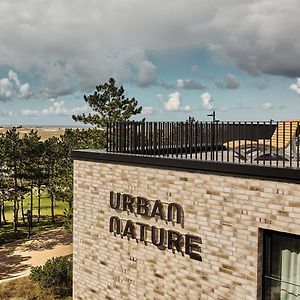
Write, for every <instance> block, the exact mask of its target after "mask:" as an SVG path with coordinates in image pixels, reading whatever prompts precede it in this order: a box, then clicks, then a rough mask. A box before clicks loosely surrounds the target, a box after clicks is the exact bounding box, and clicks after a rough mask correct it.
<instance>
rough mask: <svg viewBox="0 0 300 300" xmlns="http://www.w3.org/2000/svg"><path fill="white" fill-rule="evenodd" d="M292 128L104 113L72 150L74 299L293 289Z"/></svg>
mask: <svg viewBox="0 0 300 300" xmlns="http://www.w3.org/2000/svg"><path fill="white" fill-rule="evenodd" d="M295 122H296V123H295ZM295 124H296V125H295ZM294 125H295V128H296V129H295V130H294ZM282 126H283V130H282ZM287 129H289V130H287ZM298 135H299V122H298V121H291V122H286V123H284V124H283V125H282V124H281V123H280V122H279V123H277V124H267V125H266V124H260V123H257V124H254V125H253V123H250V124H248V123H243V124H235V123H234V124H231V123H226V124H225V123H224V124H223V123H218V124H215V123H197V122H196V123H193V124H191V123H133V122H127V123H115V124H110V126H109V129H108V137H107V138H108V145H107V149H106V151H95V150H94V151H92V150H86V151H75V152H73V159H74V299H228V300H235V299H236V300H239V299H288V300H290V299H300V185H299V183H300V168H299V158H300V155H299V143H297V137H298ZM286 140H289V142H286ZM232 141H235V143H236V146H235V147H234V146H232ZM248 141H249V142H248ZM272 143H273V144H272ZM260 144H261V145H262V146H261V147H260V146H259V145H260ZM281 144H282V145H281ZM226 146H227V147H226ZM250 148H251V151H252V152H249V149H250ZM282 148H283V149H282Z"/></svg>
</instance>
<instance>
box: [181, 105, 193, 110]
mask: <svg viewBox="0 0 300 300" xmlns="http://www.w3.org/2000/svg"><path fill="white" fill-rule="evenodd" d="M182 111H184V112H190V111H192V109H191V107H190V106H189V105H186V106H183V107H182Z"/></svg>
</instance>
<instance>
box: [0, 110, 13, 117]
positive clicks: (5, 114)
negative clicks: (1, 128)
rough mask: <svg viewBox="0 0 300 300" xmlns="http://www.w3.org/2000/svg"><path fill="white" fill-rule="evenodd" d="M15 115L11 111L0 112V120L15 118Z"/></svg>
mask: <svg viewBox="0 0 300 300" xmlns="http://www.w3.org/2000/svg"><path fill="white" fill-rule="evenodd" d="M14 115H15V113H14V112H13V111H11V110H0V118H7V117H13V116H14Z"/></svg>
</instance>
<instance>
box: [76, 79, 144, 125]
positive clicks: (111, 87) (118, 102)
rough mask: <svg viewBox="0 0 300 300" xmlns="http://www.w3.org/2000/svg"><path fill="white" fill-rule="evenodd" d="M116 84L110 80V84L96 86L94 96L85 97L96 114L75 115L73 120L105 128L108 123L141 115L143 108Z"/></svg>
mask: <svg viewBox="0 0 300 300" xmlns="http://www.w3.org/2000/svg"><path fill="white" fill-rule="evenodd" d="M115 83H116V82H115V80H114V79H113V78H110V79H109V82H108V83H105V84H100V85H98V86H96V91H95V92H94V94H92V95H89V96H86V95H84V100H85V102H87V103H88V104H89V106H90V107H91V108H92V110H93V111H94V112H96V114H91V113H89V114H88V115H86V114H84V113H83V114H82V115H73V116H72V118H73V120H75V121H76V122H77V121H79V122H83V123H84V124H91V125H95V126H97V127H105V125H106V123H107V122H114V121H126V120H128V119H129V118H130V117H131V116H133V115H136V114H139V113H141V111H142V107H141V106H139V107H138V102H137V100H136V99H135V98H131V99H129V98H126V97H125V95H124V93H125V90H124V88H123V86H121V87H116V86H115Z"/></svg>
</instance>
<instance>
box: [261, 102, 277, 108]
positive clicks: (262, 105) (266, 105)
mask: <svg viewBox="0 0 300 300" xmlns="http://www.w3.org/2000/svg"><path fill="white" fill-rule="evenodd" d="M259 107H260V108H262V109H273V108H274V105H273V104H272V103H271V102H266V103H263V104H261V105H260V106H259Z"/></svg>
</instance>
